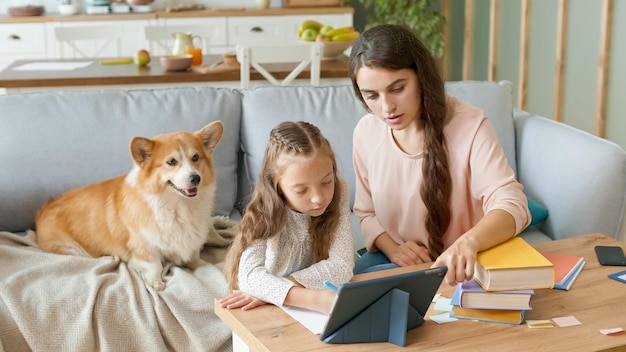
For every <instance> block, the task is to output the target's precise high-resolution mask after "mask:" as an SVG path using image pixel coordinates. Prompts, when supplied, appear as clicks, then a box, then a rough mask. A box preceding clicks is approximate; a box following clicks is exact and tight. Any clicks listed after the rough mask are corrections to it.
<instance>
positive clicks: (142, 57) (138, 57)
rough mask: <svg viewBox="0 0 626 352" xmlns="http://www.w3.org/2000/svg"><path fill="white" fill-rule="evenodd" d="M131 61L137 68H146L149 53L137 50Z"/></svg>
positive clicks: (144, 50)
mask: <svg viewBox="0 0 626 352" xmlns="http://www.w3.org/2000/svg"><path fill="white" fill-rule="evenodd" d="M133 61H134V62H135V65H137V66H146V65H147V64H148V63H149V62H150V53H149V52H148V50H146V49H140V50H137V52H136V53H135V57H134V58H133Z"/></svg>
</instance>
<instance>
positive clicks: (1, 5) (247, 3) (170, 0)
mask: <svg viewBox="0 0 626 352" xmlns="http://www.w3.org/2000/svg"><path fill="white" fill-rule="evenodd" d="M75 1H77V2H78V3H80V4H81V5H83V6H84V5H85V3H86V0H75ZM58 4H59V2H58V1H57V0H0V14H7V9H8V8H9V7H11V6H16V5H20V6H24V5H39V6H40V5H43V6H44V7H45V9H46V13H45V14H58V12H59V11H58V10H57V5H58ZM186 4H202V5H204V6H205V7H206V8H213V7H255V1H254V0H155V1H154V2H153V3H152V8H153V9H154V10H162V9H164V8H165V7H166V6H174V5H186ZM270 7H282V0H270ZM82 12H84V10H83V11H82ZM45 14H44V15H45Z"/></svg>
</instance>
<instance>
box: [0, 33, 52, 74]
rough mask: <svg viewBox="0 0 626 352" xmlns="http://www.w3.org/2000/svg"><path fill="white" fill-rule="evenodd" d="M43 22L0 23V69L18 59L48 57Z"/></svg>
mask: <svg viewBox="0 0 626 352" xmlns="http://www.w3.org/2000/svg"><path fill="white" fill-rule="evenodd" d="M46 44H47V43H46V24H45V23H10V24H9V23H7V24H0V70H1V69H3V68H4V67H6V66H8V65H9V64H11V63H12V62H13V61H15V60H18V59H39V58H47V57H49V53H48V47H47V45H46Z"/></svg>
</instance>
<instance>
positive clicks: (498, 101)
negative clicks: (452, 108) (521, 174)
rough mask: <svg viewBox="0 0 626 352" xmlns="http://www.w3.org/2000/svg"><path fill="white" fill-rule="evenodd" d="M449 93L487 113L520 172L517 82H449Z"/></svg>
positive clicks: (514, 169)
mask: <svg viewBox="0 0 626 352" xmlns="http://www.w3.org/2000/svg"><path fill="white" fill-rule="evenodd" d="M446 93H448V94H449V95H452V96H454V97H457V98H459V99H460V100H463V101H466V102H468V103H470V104H472V105H474V106H476V107H478V108H480V109H482V110H483V111H484V112H485V115H486V116H487V117H488V118H489V121H490V122H491V124H492V125H493V127H494V128H495V130H496V133H497V134H498V139H499V140H500V145H502V149H504V155H506V158H507V160H508V161H509V165H510V166H511V167H512V168H513V171H515V173H516V174H517V160H516V159H517V157H516V155H515V126H514V123H513V84H512V83H511V82H509V81H500V82H489V81H461V82H446Z"/></svg>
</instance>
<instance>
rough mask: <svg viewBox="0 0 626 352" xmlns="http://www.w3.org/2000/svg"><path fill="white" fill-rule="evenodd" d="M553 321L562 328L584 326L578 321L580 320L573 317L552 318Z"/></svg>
mask: <svg viewBox="0 0 626 352" xmlns="http://www.w3.org/2000/svg"><path fill="white" fill-rule="evenodd" d="M552 321H553V322H554V323H555V324H556V325H558V326H560V327H562V328H563V327H566V326H574V325H580V324H582V323H581V322H580V321H578V319H576V318H574V317H573V316H569V317H558V318H552Z"/></svg>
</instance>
